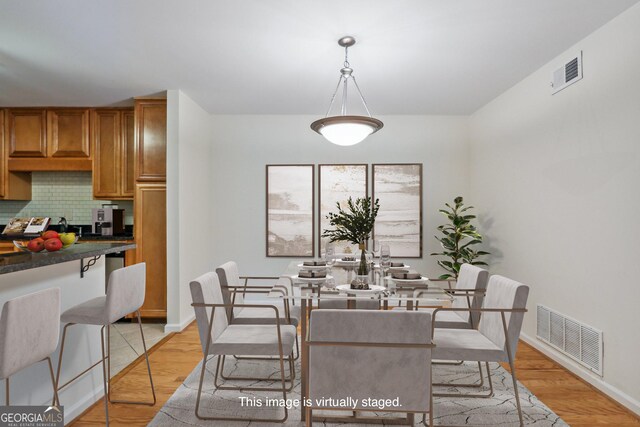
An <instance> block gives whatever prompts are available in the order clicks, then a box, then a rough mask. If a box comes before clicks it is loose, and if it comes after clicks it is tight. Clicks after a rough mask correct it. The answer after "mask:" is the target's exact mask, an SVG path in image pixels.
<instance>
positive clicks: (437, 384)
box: [432, 362, 484, 388]
mask: <svg viewBox="0 0 640 427" xmlns="http://www.w3.org/2000/svg"><path fill="white" fill-rule="evenodd" d="M462 363H463V362H460V363H459V364H462ZM438 365H445V363H438ZM448 365H458V363H450V364H448ZM478 372H479V373H480V383H479V384H478V383H460V384H458V383H433V384H432V385H433V386H438V387H473V388H482V387H483V386H484V376H483V375H482V363H481V362H478Z"/></svg>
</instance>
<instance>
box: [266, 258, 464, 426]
mask: <svg viewBox="0 0 640 427" xmlns="http://www.w3.org/2000/svg"><path fill="white" fill-rule="evenodd" d="M308 267H309V266H304V268H308ZM302 268H303V261H292V262H291V263H290V264H289V265H288V266H287V269H286V270H285V271H284V272H283V273H282V274H281V275H280V279H279V281H278V284H277V285H276V286H275V287H274V288H273V290H272V291H271V292H270V293H269V298H274V299H278V300H283V301H284V302H285V306H291V305H299V306H300V308H301V320H300V335H301V338H302V349H301V354H300V358H301V360H300V370H301V372H300V374H301V375H300V377H301V384H300V386H301V390H300V392H301V401H302V402H304V401H305V400H306V398H307V396H308V392H309V388H308V386H309V384H308V375H309V364H308V361H309V358H308V354H309V345H308V344H307V341H308V336H307V333H308V330H309V323H308V322H309V319H310V313H311V311H312V310H314V309H318V308H322V305H323V304H324V303H328V304H327V305H331V304H330V303H331V302H334V303H335V302H339V303H340V304H341V305H342V306H343V307H344V308H346V309H354V308H357V307H358V306H360V305H361V304H363V305H365V304H366V305H367V307H372V305H373V306H374V307H376V306H377V308H378V309H380V310H388V309H389V308H390V307H402V308H404V309H406V310H415V309H419V308H438V307H449V306H450V305H451V303H452V302H453V296H452V295H451V294H450V293H448V292H447V289H446V288H444V287H442V286H441V285H440V282H438V283H435V282H430V281H429V280H428V278H426V277H423V278H422V279H421V280H415V281H403V282H400V283H399V282H398V281H396V280H394V279H393V278H392V277H390V276H387V275H383V274H377V275H376V276H375V277H376V280H375V282H376V283H377V287H376V289H375V290H369V291H351V290H349V289H347V288H348V286H343V285H349V284H350V280H351V279H352V277H353V268H352V267H351V266H350V265H340V264H338V265H334V266H333V267H332V268H330V269H327V270H326V271H327V274H326V277H311V278H309V277H306V278H305V277H300V276H299V274H298V273H299V272H300V270H301V269H302ZM315 269H316V271H318V270H322V269H321V268H320V266H318V267H316V268H315ZM338 287H342V288H343V289H344V290H340V289H338ZM376 303H377V304H376ZM300 410H301V417H302V420H305V408H304V406H303V405H301V406H300Z"/></svg>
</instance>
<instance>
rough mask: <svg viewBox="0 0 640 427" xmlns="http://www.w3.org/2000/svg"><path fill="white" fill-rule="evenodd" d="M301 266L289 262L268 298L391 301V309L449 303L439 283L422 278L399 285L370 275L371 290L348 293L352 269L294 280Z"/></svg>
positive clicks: (341, 267)
mask: <svg viewBox="0 0 640 427" xmlns="http://www.w3.org/2000/svg"><path fill="white" fill-rule="evenodd" d="M302 264H303V261H301V260H296V261H291V262H290V263H289V265H288V266H287V268H286V269H285V271H284V272H283V273H282V274H281V275H280V280H279V281H278V285H279V286H278V285H277V286H275V287H274V288H273V289H272V291H271V293H270V294H269V297H272V298H280V299H288V300H293V301H300V300H305V301H306V302H308V303H311V304H313V302H314V301H324V300H331V299H339V300H347V301H350V300H356V301H357V300H378V301H381V302H383V303H385V305H387V304H389V302H390V301H392V302H393V305H396V304H398V305H402V306H405V307H415V306H418V307H443V306H444V307H446V306H449V305H450V304H451V302H452V301H453V296H452V295H451V294H450V293H448V292H447V291H446V289H445V287H443V285H442V284H441V282H437V283H436V282H431V281H429V279H428V278H426V277H424V276H423V277H422V279H420V280H414V281H399V280H394V279H393V278H391V277H390V276H388V275H385V276H384V277H383V275H382V272H381V271H380V270H377V271H375V272H374V274H373V275H372V278H373V283H371V285H372V286H371V288H374V286H375V288H374V289H371V290H369V291H353V290H350V289H348V288H349V286H347V285H349V284H350V283H351V280H352V279H353V278H354V277H355V266H354V267H351V266H348V265H347V266H344V265H334V266H333V267H332V268H330V269H329V270H327V277H326V278H322V277H314V278H302V277H299V276H298V273H299V272H300V270H301V268H302V267H301V266H302ZM445 286H446V284H445ZM338 288H342V289H338ZM447 289H448V288H447ZM389 305H391V304H389Z"/></svg>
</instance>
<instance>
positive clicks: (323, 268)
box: [298, 264, 327, 270]
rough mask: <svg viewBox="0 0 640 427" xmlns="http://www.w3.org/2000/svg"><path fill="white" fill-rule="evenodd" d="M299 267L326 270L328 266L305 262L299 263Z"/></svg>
mask: <svg viewBox="0 0 640 427" xmlns="http://www.w3.org/2000/svg"><path fill="white" fill-rule="evenodd" d="M298 268H300V269H303V270H326V269H327V266H326V265H304V264H298Z"/></svg>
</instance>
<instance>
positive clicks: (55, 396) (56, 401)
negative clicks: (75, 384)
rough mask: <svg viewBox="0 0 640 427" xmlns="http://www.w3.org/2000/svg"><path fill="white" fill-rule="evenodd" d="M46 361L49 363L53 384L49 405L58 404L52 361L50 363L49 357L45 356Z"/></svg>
mask: <svg viewBox="0 0 640 427" xmlns="http://www.w3.org/2000/svg"><path fill="white" fill-rule="evenodd" d="M46 359H47V363H48V365H49V374H50V375H51V385H52V386H53V402H51V406H56V404H57V405H60V398H59V397H58V385H57V384H56V377H55V375H54V373H53V363H51V357H48V356H47V357H46Z"/></svg>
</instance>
